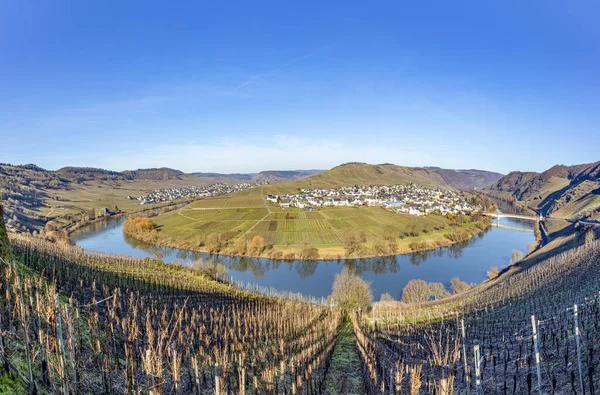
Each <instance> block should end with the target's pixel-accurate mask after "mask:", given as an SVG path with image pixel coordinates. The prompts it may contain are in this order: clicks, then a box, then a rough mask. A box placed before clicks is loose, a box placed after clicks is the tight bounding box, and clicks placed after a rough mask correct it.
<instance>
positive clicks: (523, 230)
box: [492, 223, 533, 233]
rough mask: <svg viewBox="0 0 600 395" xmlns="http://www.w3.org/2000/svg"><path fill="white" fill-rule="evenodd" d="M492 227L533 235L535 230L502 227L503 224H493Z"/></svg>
mask: <svg viewBox="0 0 600 395" xmlns="http://www.w3.org/2000/svg"><path fill="white" fill-rule="evenodd" d="M492 226H493V227H495V228H501V229H510V230H517V231H519V232H529V233H533V229H527V228H519V227H518V226H507V225H502V224H499V223H495V224H492Z"/></svg>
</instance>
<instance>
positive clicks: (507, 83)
mask: <svg viewBox="0 0 600 395" xmlns="http://www.w3.org/2000/svg"><path fill="white" fill-rule="evenodd" d="M599 11H600V3H598V2H592V1H589V2H584V1H568V2H565V1H539V2H537V1H536V2H531V1H501V2H487V1H481V0H476V1H458V0H457V1H419V2H401V1H389V2H387V1H373V2H364V1H361V2H353V1H343V2H335V1H327V2H323V1H318V2H313V1H298V2H291V1H276V2H275V1H274V2H263V1H260V0H253V1H235V2H233V1H190V2H185V1H181V2H164V1H161V2H154V1H147V0H146V1H134V0H132V1H110V0H103V1H61V0H52V1H31V2H26V1H7V0H0V162H4V163H13V164H25V163H35V164H37V165H39V166H42V167H45V168H48V169H58V168H60V167H63V166H89V167H101V168H105V169H110V170H119V171H120V170H125V169H137V168H146V167H162V166H166V167H172V168H177V169H180V170H183V171H186V172H193V171H203V172H227V173H228V172H256V171H261V170H274V169H277V170H292V169H327V168H331V167H333V166H336V165H339V164H341V163H344V162H350V161H358V162H367V163H395V164H399V165H406V166H440V167H446V168H478V169H485V170H492V171H498V172H502V173H508V172H510V171H513V170H528V171H543V170H545V169H547V168H549V167H551V166H553V165H555V164H567V165H569V164H578V163H588V162H595V161H597V160H600V154H599V151H598V147H600V132H599V130H598V125H600V122H599V121H600V111H598V110H599V109H600V106H599V105H600V73H599V72H598V70H600V51H599V49H600V25H599V24H598V23H597V15H598V13H599Z"/></svg>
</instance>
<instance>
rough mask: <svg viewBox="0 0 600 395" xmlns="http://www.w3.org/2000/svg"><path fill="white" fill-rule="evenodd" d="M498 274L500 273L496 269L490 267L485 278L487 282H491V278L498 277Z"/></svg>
mask: <svg viewBox="0 0 600 395" xmlns="http://www.w3.org/2000/svg"><path fill="white" fill-rule="evenodd" d="M498 274H500V271H499V270H498V268H497V267H495V266H492V267H490V269H489V270H488V272H487V278H488V280H491V279H493V278H496V277H498Z"/></svg>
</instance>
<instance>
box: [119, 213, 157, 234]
mask: <svg viewBox="0 0 600 395" xmlns="http://www.w3.org/2000/svg"><path fill="white" fill-rule="evenodd" d="M153 230H154V223H153V222H152V219H150V218H148V217H129V218H127V219H126V220H125V222H123V231H124V232H125V233H129V234H137V233H144V232H151V231H153Z"/></svg>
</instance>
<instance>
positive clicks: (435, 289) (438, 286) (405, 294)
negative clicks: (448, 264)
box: [402, 279, 449, 303]
mask: <svg viewBox="0 0 600 395" xmlns="http://www.w3.org/2000/svg"><path fill="white" fill-rule="evenodd" d="M448 295H449V293H448V291H446V288H445V287H444V284H442V283H427V282H425V281H423V280H421V279H415V280H410V281H409V282H408V284H406V287H404V289H403V290H402V301H403V302H406V303H421V302H427V301H428V300H432V299H441V298H444V297H446V296H448Z"/></svg>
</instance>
